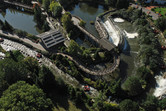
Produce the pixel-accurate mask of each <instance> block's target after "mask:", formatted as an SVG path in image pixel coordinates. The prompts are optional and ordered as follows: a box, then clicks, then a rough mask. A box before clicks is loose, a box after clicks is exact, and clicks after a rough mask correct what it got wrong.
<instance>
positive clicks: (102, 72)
mask: <svg viewBox="0 0 166 111" xmlns="http://www.w3.org/2000/svg"><path fill="white" fill-rule="evenodd" d="M57 54H59V55H62V56H63V57H67V58H68V59H70V60H71V61H73V62H74V63H75V64H76V65H77V67H79V68H80V69H81V70H82V71H84V72H86V73H88V74H91V75H97V76H103V75H107V74H110V73H112V72H113V71H115V69H116V68H117V67H118V66H119V63H120V58H119V56H118V57H115V58H114V63H113V65H112V66H111V67H110V68H107V69H104V70H90V69H88V68H87V67H85V66H84V65H83V64H82V63H81V62H80V61H77V60H76V59H74V58H73V57H71V56H70V55H67V54H64V53H57Z"/></svg>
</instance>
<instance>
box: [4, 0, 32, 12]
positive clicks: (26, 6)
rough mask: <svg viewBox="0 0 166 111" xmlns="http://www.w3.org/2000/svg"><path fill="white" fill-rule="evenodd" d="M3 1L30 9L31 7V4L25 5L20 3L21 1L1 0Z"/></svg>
mask: <svg viewBox="0 0 166 111" xmlns="http://www.w3.org/2000/svg"><path fill="white" fill-rule="evenodd" d="M3 1H4V3H7V4H11V5H15V6H19V7H23V8H26V9H30V10H32V9H33V7H32V6H29V5H25V4H22V3H18V2H11V1H8V0H3Z"/></svg>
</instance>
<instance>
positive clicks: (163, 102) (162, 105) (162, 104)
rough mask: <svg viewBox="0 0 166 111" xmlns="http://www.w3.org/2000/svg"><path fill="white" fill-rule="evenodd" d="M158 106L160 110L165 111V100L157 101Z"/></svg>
mask: <svg viewBox="0 0 166 111" xmlns="http://www.w3.org/2000/svg"><path fill="white" fill-rule="evenodd" d="M159 106H160V108H161V109H166V98H164V99H162V100H160V101H159Z"/></svg>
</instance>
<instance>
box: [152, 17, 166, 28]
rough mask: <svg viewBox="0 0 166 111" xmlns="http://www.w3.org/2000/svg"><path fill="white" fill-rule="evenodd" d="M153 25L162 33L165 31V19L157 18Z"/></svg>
mask: <svg viewBox="0 0 166 111" xmlns="http://www.w3.org/2000/svg"><path fill="white" fill-rule="evenodd" d="M155 24H156V26H157V27H158V28H159V29H160V30H161V31H164V30H165V29H166V18H165V17H159V18H158V19H157V20H156V22H155Z"/></svg>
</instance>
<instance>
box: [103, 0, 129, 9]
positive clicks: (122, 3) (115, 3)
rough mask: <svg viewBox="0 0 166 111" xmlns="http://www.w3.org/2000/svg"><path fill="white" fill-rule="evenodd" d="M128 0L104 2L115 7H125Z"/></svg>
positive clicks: (106, 0)
mask: <svg viewBox="0 0 166 111" xmlns="http://www.w3.org/2000/svg"><path fill="white" fill-rule="evenodd" d="M129 1H130V0H105V3H106V4H107V5H109V6H112V7H116V8H127V7H128V6H129Z"/></svg>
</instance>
